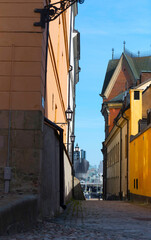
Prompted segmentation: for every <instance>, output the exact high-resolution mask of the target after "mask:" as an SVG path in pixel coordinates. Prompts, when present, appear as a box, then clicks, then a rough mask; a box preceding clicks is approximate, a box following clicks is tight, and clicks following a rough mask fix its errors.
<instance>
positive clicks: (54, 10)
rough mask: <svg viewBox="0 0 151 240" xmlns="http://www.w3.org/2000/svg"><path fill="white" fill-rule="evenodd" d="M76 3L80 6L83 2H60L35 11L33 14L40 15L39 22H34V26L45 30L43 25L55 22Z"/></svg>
mask: <svg viewBox="0 0 151 240" xmlns="http://www.w3.org/2000/svg"><path fill="white" fill-rule="evenodd" d="M76 2H79V3H80V4H82V3H84V0H62V1H59V2H56V3H52V4H51V3H50V4H48V5H47V6H45V7H44V8H43V9H35V10H34V12H35V13H40V22H35V23H34V26H36V27H42V28H45V23H48V22H51V21H53V20H55V19H56V18H57V17H59V16H60V15H61V14H62V13H63V12H64V11H66V10H67V9H68V8H69V7H70V6H72V5H73V4H74V3H76Z"/></svg>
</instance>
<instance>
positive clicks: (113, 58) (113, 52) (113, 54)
mask: <svg viewBox="0 0 151 240" xmlns="http://www.w3.org/2000/svg"><path fill="white" fill-rule="evenodd" d="M113 59H114V48H112V60H113Z"/></svg>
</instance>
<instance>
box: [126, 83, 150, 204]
mask: <svg viewBox="0 0 151 240" xmlns="http://www.w3.org/2000/svg"><path fill="white" fill-rule="evenodd" d="M150 84H151V81H150ZM140 88H141V86H140ZM142 91H143V90H140V89H134V90H131V91H130V94H131V102H130V106H131V108H132V109H133V112H132V111H131V115H130V119H131V120H130V121H131V126H133V125H134V126H135V127H134V126H133V129H132V128H131V135H133V136H131V140H130V169H129V172H130V173H129V186H130V195H131V199H140V200H146V199H147V200H148V201H150V197H151V180H150V176H151V162H150V158H151V150H150V141H151V121H150V120H151V119H150V108H151V103H150V99H151V86H149V87H148V88H147V89H146V90H144V92H143V95H142ZM134 93H136V95H137V98H138V99H135V96H134ZM138 95H139V96H138ZM133 106H135V107H134V108H133ZM138 113H139V115H138ZM133 116H135V119H134V118H133ZM138 122H139V127H138ZM134 128H135V129H134Z"/></svg>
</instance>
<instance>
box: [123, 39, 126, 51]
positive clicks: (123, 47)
mask: <svg viewBox="0 0 151 240" xmlns="http://www.w3.org/2000/svg"><path fill="white" fill-rule="evenodd" d="M125 44H126V42H125V41H124V42H123V52H124V53H125Z"/></svg>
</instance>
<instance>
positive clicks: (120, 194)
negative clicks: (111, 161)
mask: <svg viewBox="0 0 151 240" xmlns="http://www.w3.org/2000/svg"><path fill="white" fill-rule="evenodd" d="M115 125H116V126H117V127H118V128H119V129H120V192H119V197H120V200H122V128H121V127H120V126H119V125H118V124H117V123H115Z"/></svg>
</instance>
